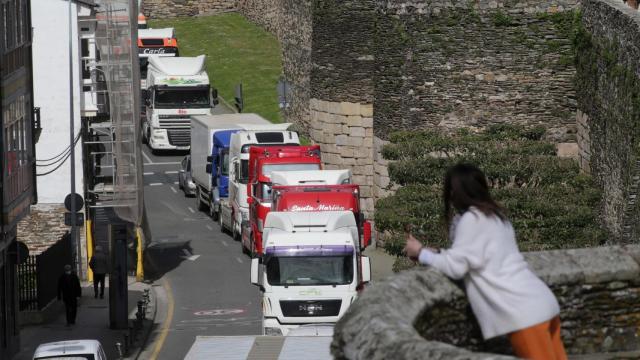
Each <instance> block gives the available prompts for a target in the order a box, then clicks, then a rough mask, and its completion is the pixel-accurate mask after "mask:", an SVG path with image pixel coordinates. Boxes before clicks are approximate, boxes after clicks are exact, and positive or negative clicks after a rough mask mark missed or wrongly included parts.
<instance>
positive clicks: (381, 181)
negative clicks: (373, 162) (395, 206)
mask: <svg viewBox="0 0 640 360" xmlns="http://www.w3.org/2000/svg"><path fill="white" fill-rule="evenodd" d="M390 183H391V178H390V177H388V176H376V177H375V184H376V185H378V186H379V187H380V188H383V189H386V188H387V187H388V186H389V184H390Z"/></svg>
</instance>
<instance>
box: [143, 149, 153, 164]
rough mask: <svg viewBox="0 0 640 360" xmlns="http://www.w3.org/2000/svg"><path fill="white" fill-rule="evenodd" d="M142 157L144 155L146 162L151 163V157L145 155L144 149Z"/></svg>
mask: <svg viewBox="0 0 640 360" xmlns="http://www.w3.org/2000/svg"><path fill="white" fill-rule="evenodd" d="M142 157H144V159H145V160H147V164H151V163H153V161H151V158H150V157H149V155H147V153H145V152H144V150H142Z"/></svg>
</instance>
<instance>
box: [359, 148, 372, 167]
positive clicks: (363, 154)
mask: <svg viewBox="0 0 640 360" xmlns="http://www.w3.org/2000/svg"><path fill="white" fill-rule="evenodd" d="M365 150H366V149H358V153H357V154H356V164H358V165H369V164H371V163H372V162H371V158H370V157H369V155H370V154H369V153H368V152H367V151H365Z"/></svg>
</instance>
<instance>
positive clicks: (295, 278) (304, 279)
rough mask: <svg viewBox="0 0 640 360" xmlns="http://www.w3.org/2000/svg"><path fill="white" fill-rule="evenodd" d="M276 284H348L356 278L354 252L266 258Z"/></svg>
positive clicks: (271, 280) (268, 275)
mask: <svg viewBox="0 0 640 360" xmlns="http://www.w3.org/2000/svg"><path fill="white" fill-rule="evenodd" d="M266 266H267V281H269V284H271V285H273V286H308V285H347V284H351V282H352V281H353V255H344V256H277V257H276V256H274V257H268V258H267V260H266Z"/></svg>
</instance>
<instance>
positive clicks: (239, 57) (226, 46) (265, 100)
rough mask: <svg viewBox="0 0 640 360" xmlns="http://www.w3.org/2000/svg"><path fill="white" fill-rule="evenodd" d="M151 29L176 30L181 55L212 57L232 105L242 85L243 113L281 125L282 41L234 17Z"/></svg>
mask: <svg viewBox="0 0 640 360" xmlns="http://www.w3.org/2000/svg"><path fill="white" fill-rule="evenodd" d="M149 26H150V27H153V28H162V27H167V26H171V27H174V28H175V29H176V34H177V37H178V46H179V47H180V55H182V56H197V55H200V54H205V55H207V72H208V73H209V77H210V79H211V82H212V84H213V86H215V87H217V88H218V91H219V93H220V96H221V97H222V98H224V99H225V100H226V101H227V102H228V103H232V102H233V98H234V96H235V93H234V91H235V86H236V84H238V83H240V82H242V85H243V91H244V100H245V109H244V110H243V111H244V112H255V113H258V114H260V115H262V116H264V117H265V118H266V119H269V120H271V121H273V122H280V121H281V117H280V109H279V107H278V95H277V93H276V90H275V89H276V85H277V83H278V78H279V77H280V74H281V73H282V61H281V51H280V45H279V44H278V41H277V39H276V38H275V37H274V36H273V35H271V34H269V33H268V32H266V31H264V30H263V29H261V28H260V27H258V26H256V25H254V24H252V23H251V22H249V21H247V20H246V19H245V18H244V17H242V16H241V15H239V14H235V13H228V14H220V15H213V16H199V17H192V18H180V19H166V20H152V21H149Z"/></svg>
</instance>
